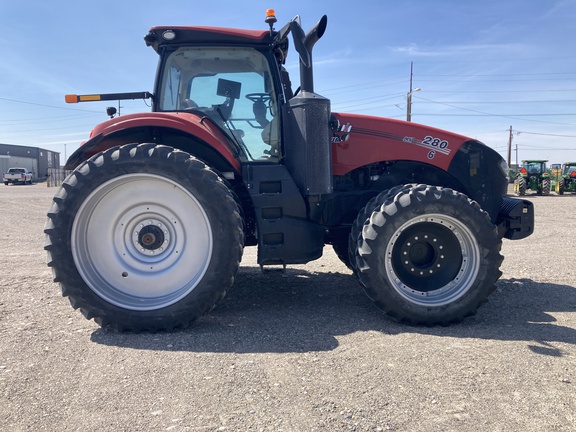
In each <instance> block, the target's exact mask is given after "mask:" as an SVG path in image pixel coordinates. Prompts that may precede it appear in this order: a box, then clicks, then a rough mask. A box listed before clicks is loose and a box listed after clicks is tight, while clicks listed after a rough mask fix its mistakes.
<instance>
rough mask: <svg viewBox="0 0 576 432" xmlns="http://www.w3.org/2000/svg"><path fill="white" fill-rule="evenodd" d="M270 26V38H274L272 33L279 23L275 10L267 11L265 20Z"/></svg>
mask: <svg viewBox="0 0 576 432" xmlns="http://www.w3.org/2000/svg"><path fill="white" fill-rule="evenodd" d="M264 21H265V22H267V23H268V25H269V26H270V36H272V32H273V31H274V27H273V26H274V23H275V22H276V21H278V20H277V19H276V12H275V11H274V9H266V19H265V20H264Z"/></svg>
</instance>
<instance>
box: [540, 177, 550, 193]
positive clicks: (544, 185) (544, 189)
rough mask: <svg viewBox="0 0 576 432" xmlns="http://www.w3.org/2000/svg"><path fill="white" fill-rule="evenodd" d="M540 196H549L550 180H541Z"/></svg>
mask: <svg viewBox="0 0 576 432" xmlns="http://www.w3.org/2000/svg"><path fill="white" fill-rule="evenodd" d="M542 195H550V179H543V180H542Z"/></svg>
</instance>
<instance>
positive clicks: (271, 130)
mask: <svg viewBox="0 0 576 432" xmlns="http://www.w3.org/2000/svg"><path fill="white" fill-rule="evenodd" d="M164 65H165V66H164V71H163V77H162V81H161V88H160V95H159V98H158V107H157V109H158V110H159V111H190V112H193V111H196V112H198V111H199V112H201V113H202V114H203V115H207V116H209V117H210V118H211V119H212V120H213V121H214V122H216V123H218V124H219V125H220V126H221V127H222V128H223V129H224V130H225V131H226V132H227V134H228V135H229V137H230V139H232V140H234V141H236V142H237V143H238V144H239V146H240V147H241V148H242V149H243V151H244V153H245V155H244V157H245V159H246V160H249V161H275V160H278V157H279V152H278V148H279V119H278V110H277V103H278V100H277V97H276V94H275V91H274V85H273V81H272V74H271V71H270V69H269V65H268V61H267V59H266V57H265V56H264V55H263V54H262V53H260V52H259V51H257V50H255V49H252V48H198V47H182V48H179V49H177V50H176V51H174V52H172V53H170V54H169V56H168V58H167V59H166V62H165V63H164Z"/></svg>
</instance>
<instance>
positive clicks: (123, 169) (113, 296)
mask: <svg viewBox="0 0 576 432" xmlns="http://www.w3.org/2000/svg"><path fill="white" fill-rule="evenodd" d="M242 226H243V225H242V219H241V217H240V213H239V210H238V205H237V203H236V201H235V199H234V196H233V194H232V192H231V191H230V190H229V188H228V187H227V186H226V184H225V183H224V182H223V181H222V180H221V179H220V177H219V176H218V175H217V174H216V173H215V172H214V171H212V170H211V169H210V168H209V167H207V166H206V165H205V164H204V163H203V162H201V161H199V160H198V159H196V158H194V157H192V156H190V155H189V154H188V153H184V152H181V151H179V150H174V149H173V148H171V147H167V146H160V145H154V144H140V145H137V144H130V145H126V146H123V147H116V148H112V149H110V150H107V151H105V152H103V153H100V154H97V155H95V156H94V157H92V158H91V159H89V160H88V161H86V162H85V163H83V164H82V165H80V166H79V167H78V168H77V169H76V170H75V171H74V172H73V173H72V174H71V175H70V176H69V177H68V178H67V179H66V180H65V181H64V183H63V184H62V187H61V188H60V189H59V191H58V192H57V193H56V196H55V197H54V202H53V205H52V207H51V209H50V211H49V213H48V221H47V223H46V227H45V233H46V246H45V249H46V250H47V251H48V265H49V266H51V267H52V269H53V274H54V281H55V282H59V283H60V286H61V288H62V294H63V295H64V296H67V297H69V299H70V302H71V304H72V306H73V307H74V308H75V309H76V308H79V309H80V310H81V311H82V313H83V314H84V315H85V316H86V318H88V319H91V318H94V320H95V321H96V322H97V323H98V324H100V325H101V326H102V327H104V328H111V329H113V330H117V331H127V330H130V331H134V332H140V331H151V332H155V331H158V330H168V331H170V330H173V329H176V328H184V327H186V326H188V325H189V324H190V323H192V322H193V321H195V320H196V319H197V318H199V317H200V316H202V315H203V314H205V313H207V312H208V311H210V310H211V309H213V308H214V306H215V305H216V304H217V303H218V302H220V301H221V300H222V299H223V298H224V296H225V294H226V291H227V290H228V288H229V287H230V286H231V285H232V283H233V280H234V277H235V274H236V272H237V270H238V267H239V263H240V259H241V256H242V250H243V239H244V234H243V229H242Z"/></svg>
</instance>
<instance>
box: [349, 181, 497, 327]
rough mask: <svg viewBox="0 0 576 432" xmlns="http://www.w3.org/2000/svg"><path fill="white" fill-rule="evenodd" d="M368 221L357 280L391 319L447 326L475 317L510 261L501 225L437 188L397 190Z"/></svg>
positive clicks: (360, 244)
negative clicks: (502, 267) (503, 249)
mask: <svg viewBox="0 0 576 432" xmlns="http://www.w3.org/2000/svg"><path fill="white" fill-rule="evenodd" d="M381 202H382V204H381V205H380V206H379V207H378V208H376V209H374V210H373V211H372V212H371V214H370V216H369V217H368V218H367V219H366V220H364V221H362V220H361V218H359V219H358V220H357V221H356V224H362V227H361V230H359V228H358V227H357V228H356V230H359V231H360V235H359V236H358V238H357V242H356V248H355V255H356V256H355V258H356V260H355V268H356V275H357V276H358V278H359V280H360V283H361V284H362V285H363V287H364V289H365V291H366V293H367V294H368V296H369V297H370V298H371V299H372V300H373V301H374V302H375V303H376V305H377V306H378V307H380V308H381V309H382V310H383V311H384V312H385V313H386V314H387V315H388V316H390V317H391V318H393V319H395V320H397V321H400V322H406V323H409V324H424V325H435V324H441V325H447V324H450V323H455V322H460V321H462V320H463V319H464V318H465V317H467V316H470V315H474V314H475V313H476V311H477V309H478V307H480V305H482V304H483V303H484V302H485V301H486V299H487V297H488V296H489V295H490V293H491V292H492V291H494V289H495V283H496V281H497V280H498V278H499V277H500V275H501V272H500V270H499V267H500V264H501V263H502V260H503V257H502V255H500V248H501V245H502V243H501V240H500V239H499V238H498V236H497V230H496V227H495V226H494V225H493V224H492V222H491V221H490V218H489V217H488V215H487V213H486V212H484V211H483V210H482V209H481V208H480V207H479V206H478V204H477V203H476V202H475V201H472V200H470V199H468V198H467V197H466V196H465V195H463V194H461V193H459V192H456V191H453V190H451V189H444V188H441V187H436V186H427V185H416V186H412V187H409V188H405V189H401V190H400V191H399V192H398V193H397V194H396V195H394V196H391V195H390V194H389V193H388V194H387V196H386V197H385V199H383V200H381Z"/></svg>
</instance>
